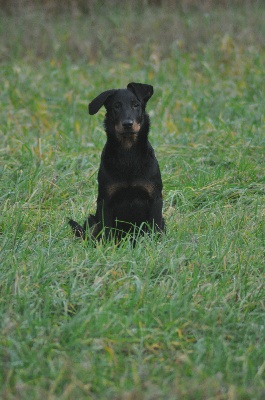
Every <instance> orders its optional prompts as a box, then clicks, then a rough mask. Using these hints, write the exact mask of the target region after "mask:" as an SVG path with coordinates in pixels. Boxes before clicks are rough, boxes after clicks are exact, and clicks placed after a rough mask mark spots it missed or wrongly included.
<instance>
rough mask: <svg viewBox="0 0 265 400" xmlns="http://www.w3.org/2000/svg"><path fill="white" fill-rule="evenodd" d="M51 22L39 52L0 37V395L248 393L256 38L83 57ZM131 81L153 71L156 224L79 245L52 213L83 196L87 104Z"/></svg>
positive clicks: (255, 204)
mask: <svg viewBox="0 0 265 400" xmlns="http://www.w3.org/2000/svg"><path fill="white" fill-rule="evenodd" d="M150 12H151V11H150V9H149V10H147V11H146V13H150ZM215 12H216V18H217V19H218V15H219V18H220V20H222V18H224V14H223V11H222V10H220V9H219V10H218V11H217V10H215ZM225 12H226V11H224V13H225ZM233 12H234V13H235V18H237V21H244V24H245V21H246V20H245V19H244V18H245V17H244V12H243V14H242V13H241V11H240V10H238V9H237V10H233ZM218 13H220V14H218ZM256 13H257V9H255V8H253V13H250V14H249V16H248V21H250V22H251V21H252V18H254V16H255V15H257V14H256ZM262 13H264V10H263V8H261V9H260V10H259V14H260V15H262ZM145 17H146V14H144V16H143V20H142V19H141V17H139V18H140V21H142V24H143V25H144V21H145V19H144V18H145ZM187 17H188V16H186V17H183V18H184V19H183V21H185V18H187ZM10 18H11V17H10ZM12 18H13V17H12ZM14 18H16V17H14ZM34 18H35V17H34ZM78 18H81V17H78ZM111 18H113V20H114V21H120V23H121V22H122V19H121V16H120V15H119V14H118V13H114V14H113V15H112V14H111V15H110V16H109V19H111ZM177 18H180V17H179V16H177ZM189 18H191V19H192V18H195V19H196V18H198V20H199V17H198V14H194V15H193V14H190V15H189ZM195 19H194V20H195ZM151 20H152V21H153V23H155V22H154V20H153V19H151ZM194 20H193V21H194ZM77 21H79V22H80V20H79V19H77ZM98 21H102V20H101V19H99V20H98ZM138 21H139V20H138ZM74 23H76V20H75V22H74V21H72V24H74ZM99 23H100V24H101V23H102V22H99ZM108 23H109V22H106V24H108ZM183 23H184V22H183ZM60 24H61V20H58V21H54V22H53V29H54V32H61V33H62V31H60ZM116 24H117V26H118V23H116ZM244 24H243V23H242V24H241V25H240V24H239V25H238V30H239V32H243V31H244V29H246V30H247V29H252V27H251V24H250V25H244ZM69 26H70V28H69V29H71V25H69ZM76 26H77V25H76ZM123 26H124V25H122V24H121V28H119V29H120V30H118V32H115V34H113V41H114V42H115V40H117V38H118V37H119V35H120V32H123ZM100 27H101V29H102V31H103V27H102V26H101V25H100ZM99 29H100V28H99ZM158 32H160V31H159V29H158ZM211 32H212V31H211ZM61 33H60V34H61ZM152 34H154V35H155V33H154V32H152ZM260 34H262V35H263V33H262V31H260ZM14 35H15V34H14ZM56 35H57V34H55V35H54V37H53V40H51V43H50V44H49V46H50V47H49V48H50V49H53V50H52V51H51V53H50V56H48V53H47V54H46V53H45V52H43V53H42V55H41V56H40V55H38V56H37V55H36V52H35V50H34V41H33V46H32V48H31V50H28V51H27V52H26V53H25V57H22V53H21V49H22V48H23V47H20V46H22V45H21V43H20V42H19V43H18V42H17V41H16V40H15V41H13V42H12V46H11V42H9V41H11V39H12V38H11V37H9V38H8V39H6V41H3V42H2V44H1V48H2V51H3V49H4V48H6V49H7V48H12V52H11V53H9V55H8V57H7V53H3V52H2V56H1V60H2V61H1V71H2V78H3V79H2V83H3V84H2V90H1V94H0V96H1V104H2V107H1V111H0V121H1V125H0V126H1V129H0V136H1V149H0V151H1V153H0V155H1V158H0V173H1V180H0V189H1V190H0V204H1V220H0V235H1V236H0V265H1V268H0V276H1V279H0V293H1V296H0V316H1V318H0V321H1V333H0V343H1V346H0V352H1V356H0V368H1V373H0V380H1V385H0V387H1V391H0V393H1V396H2V397H3V398H8V399H34V400H35V399H40V398H43V397H45V398H47V399H72V398H78V399H88V398H89V399H90V398H91V399H100V398H106V399H108V398H109V399H131V398H137V399H156V398H159V399H176V398H180V399H181V398H185V399H194V398H196V399H203V400H205V399H212V398H218V399H251V400H253V399H256V400H261V399H263V397H264V384H265V382H264V378H265V376H264V372H265V368H264V353H265V345H264V343H265V340H264V339H265V330H264V295H265V292H264V284H263V281H264V235H265V222H264V221H265V219H264V215H265V212H264V210H265V202H264V194H265V178H264V149H265V143H264V140H265V139H264V122H265V121H264V77H263V75H264V74H263V65H264V59H265V53H264V48H263V44H262V43H260V42H259V41H257V42H255V43H254V42H251V43H250V42H246V43H244V40H243V36H241V35H239V36H238V37H237V35H234V34H233V33H232V32H229V34H225V32H223V33H222V34H221V35H212V36H211V37H210V38H209V40H206V41H205V42H203V41H200V46H199V47H196V46H195V47H193V48H192V49H191V48H188V47H186V46H184V47H181V46H180V45H178V46H177V45H176V44H174V43H173V42H172V43H171V47H170V48H169V47H168V48H167V49H165V50H166V52H165V53H163V52H162V51H161V52H160V51H158V50H156V52H155V53H154V52H151V51H150V53H148V52H147V53H144V51H143V49H144V48H149V49H151V48H152V46H150V42H149V43H148V42H144V43H142V44H140V45H139V46H138V47H137V46H136V45H135V46H134V42H133V43H132V47H131V48H130V50H128V53H126V52H123V51H121V53H120V58H118V62H117V59H116V58H115V57H112V56H111V55H110V56H109V58H107V57H106V55H105V54H103V53H104V52H103V50H102V49H103V48H104V46H103V47H102V46H101V45H100V46H99V49H100V51H99V53H98V55H97V56H96V57H95V59H94V60H92V61H93V62H92V61H91V59H90V62H88V57H87V56H85V55H84V53H85V51H84V50H83V53H82V54H79V53H76V52H72V51H68V52H67V51H66V47H61V48H60V49H59V50H58V51H57V50H56V51H55V50H54V49H55V48H56V49H58V47H56V46H57V45H55V44H56V43H57V40H59V39H58V37H60V36H58V37H57V36H56ZM150 35H151V34H150ZM194 35H195V33H194ZM72 36H73V37H72V40H77V37H76V36H75V35H74V34H72ZM121 36H122V35H121ZM15 39H16V38H15ZM22 39H23V38H22ZM26 39H27V40H28V38H26ZM125 39H126V38H125ZM45 40H46V38H44V40H43V43H45ZM162 40H163V39H162ZM249 40H250V39H249ZM25 43H26V42H25ZM58 43H59V44H60V46H61V45H62V44H61V43H62V42H61V41H60V40H59V41H58ZM162 44H163V42H162V41H161V48H162V47H163V45H162ZM16 45H17V48H16ZM40 45H41V44H40ZM8 46H10V47H8ZM144 46H146V47H144ZM148 46H149V47H148ZM159 46H160V42H158V44H157V47H156V49H158V48H159ZM191 46H192V45H191ZM125 47H126V46H125ZM16 49H17V50H16ZM111 49H112V51H113V54H115V52H117V53H118V51H117V47H116V46H111ZM62 50H63V51H62ZM13 51H14V52H13ZM101 51H102V52H101ZM152 51H153V50H152ZM30 53H31V54H30ZM162 53H163V54H162ZM62 54H64V55H65V56H64V57H62ZM125 54H126V58H124V59H123V61H122V62H121V61H120V59H121V58H123V56H124V55H125ZM130 81H139V82H147V83H150V84H152V85H153V86H154V88H155V95H154V97H153V98H152V100H151V101H150V103H149V104H148V111H149V113H150V116H151V121H152V129H151V133H150V140H151V141H152V144H153V145H154V148H155V150H156V154H157V157H158V159H159V162H160V166H161V171H162V176H163V182H164V214H165V217H166V222H167V234H166V235H165V236H163V237H162V238H161V239H160V240H159V241H157V240H155V239H154V238H152V237H147V238H142V239H141V240H140V241H139V243H138V244H137V246H136V247H135V248H134V249H132V248H131V246H130V244H129V242H127V241H124V243H123V244H122V245H121V246H120V247H118V248H117V247H115V246H113V245H102V244H101V243H99V244H97V246H96V247H93V246H92V245H91V244H88V245H84V244H82V243H80V241H78V240H75V239H74V238H73V237H72V234H71V232H70V229H69V228H68V226H67V220H68V217H74V219H76V220H78V221H82V220H83V219H84V218H85V216H86V215H87V214H88V213H89V212H93V211H94V209H95V200H96V194H97V182H96V174H97V169H98V165H99V160H100V152H101V149H102V147H103V145H104V141H105V137H104V132H103V128H102V119H103V116H104V110H102V111H101V112H100V113H99V115H98V116H95V117H93V118H89V116H88V115H87V104H88V102H89V101H90V100H91V99H92V98H93V97H94V96H95V95H97V94H98V93H99V92H100V91H101V90H105V89H108V88H111V87H117V88H118V87H125V86H126V84H127V83H128V82H130Z"/></svg>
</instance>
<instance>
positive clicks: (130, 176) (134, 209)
mask: <svg viewBox="0 0 265 400" xmlns="http://www.w3.org/2000/svg"><path fill="white" fill-rule="evenodd" d="M152 94H153V87H152V86H150V85H146V84H141V83H129V84H128V86H127V89H112V90H107V91H105V92H103V93H101V94H100V95H99V96H97V97H96V98H95V99H94V100H92V102H91V103H90V104H89V107H88V109H89V114H90V115H94V114H96V113H97V112H98V110H99V109H100V108H101V107H102V106H103V105H104V106H105V108H106V111H107V112H106V115H105V120H104V127H105V131H106V134H107V142H106V144H105V146H104V149H103V152H102V155H101V163H100V167H99V172H98V198H97V210H96V214H95V215H90V216H89V217H88V219H87V220H86V221H85V223H84V226H83V227H81V226H80V225H79V224H78V223H77V222H75V221H73V220H70V221H69V224H70V226H71V227H72V229H73V232H74V233H75V235H76V236H77V237H82V238H84V239H85V237H86V236H90V237H92V238H97V239H99V238H102V237H103V238H107V239H109V238H111V237H115V238H116V239H118V240H119V239H120V238H121V237H123V236H124V235H126V234H127V233H128V232H133V230H134V229H135V227H137V228H140V229H141V231H142V232H146V231H148V230H150V229H154V230H155V231H157V232H162V231H163V230H164V228H165V226H164V219H163V217H162V205H163V201H162V180H161V174H160V170H159V165H158V162H157V159H156V157H155V153H154V150H153V148H152V146H151V144H150V143H149V141H148V132H149V127H150V121H149V116H148V114H147V113H146V112H145V106H146V103H147V101H148V100H149V99H150V97H151V96H152Z"/></svg>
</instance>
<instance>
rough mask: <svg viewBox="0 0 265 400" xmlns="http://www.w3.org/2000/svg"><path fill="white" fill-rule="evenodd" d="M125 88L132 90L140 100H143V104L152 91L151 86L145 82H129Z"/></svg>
mask: <svg viewBox="0 0 265 400" xmlns="http://www.w3.org/2000/svg"><path fill="white" fill-rule="evenodd" d="M127 89H129V90H130V91H131V92H133V93H134V94H135V96H136V97H137V98H138V99H139V100H140V101H143V102H144V103H145V104H146V103H147V102H148V100H149V99H150V97H151V96H152V95H153V93H154V89H153V86H151V85H146V84H145V83H135V82H131V83H129V84H128V85H127Z"/></svg>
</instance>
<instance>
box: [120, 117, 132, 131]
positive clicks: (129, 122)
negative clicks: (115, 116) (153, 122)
mask: <svg viewBox="0 0 265 400" xmlns="http://www.w3.org/2000/svg"><path fill="white" fill-rule="evenodd" d="M122 126H123V128H125V129H130V128H132V126H133V120H132V119H125V120H124V121H123V122H122Z"/></svg>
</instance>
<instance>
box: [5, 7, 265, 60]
mask: <svg viewBox="0 0 265 400" xmlns="http://www.w3.org/2000/svg"><path fill="white" fill-rule="evenodd" d="M117 3H118V2H117ZM182 3H183V5H184V4H186V8H185V7H184V6H183V8H182V9H181V8H174V9H171V8H169V7H163V8H161V7H154V6H152V7H142V8H141V10H140V11H139V9H135V8H133V7H132V5H131V4H130V2H128V4H127V6H124V7H122V8H120V9H119V8H117V7H114V6H113V3H111V5H110V3H108V5H104V7H103V6H100V5H97V7H95V8H94V9H93V12H92V13H90V14H89V15H88V14H84V13H81V12H79V11H78V9H77V8H76V9H75V11H76V12H74V13H71V14H69V13H64V14H62V15H58V14H51V13H50V12H49V8H48V6H47V7H42V8H38V7H30V8H25V9H24V8H20V12H17V13H15V15H12V16H10V15H7V14H6V15H2V17H0V21H1V28H0V35H1V42H0V43H1V44H0V61H4V60H8V59H10V60H14V59H19V58H21V57H23V59H27V61H29V60H33V61H36V60H40V59H47V58H48V59H55V58H59V59H62V58H70V59H71V60H72V61H74V62H76V61H77V60H83V61H86V62H92V63H94V62H97V61H99V60H103V59H112V60H122V61H125V62H126V60H127V59H128V58H129V57H132V56H133V57H135V56H136V57H137V58H138V59H142V62H143V63H145V62H147V60H148V61H150V62H152V63H153V64H156V63H158V62H159V61H160V59H161V58H166V57H170V56H171V54H172V52H173V53H175V51H176V50H181V51H189V52H190V51H197V50H200V51H203V48H204V47H205V46H209V45H212V46H213V47H214V46H215V43H216V40H220V38H221V39H222V38H223V40H224V45H225V46H226V45H227V42H228V45H229V41H230V38H232V39H233V41H234V42H235V43H236V44H238V45H242V46H244V47H246V46H252V45H255V46H257V45H258V46H261V47H264V43H265V40H264V37H265V25H264V20H265V7H261V6H260V3H259V2H256V3H255V4H254V3H253V6H252V8H251V12H249V9H248V6H245V7H241V8H240V9H238V8H237V7H231V6H230V7H223V8H221V9H220V8H219V9H218V8H215V7H210V6H209V4H211V2H200V4H202V6H201V7H200V8H197V10H193V11H191V10H190V8H189V9H188V8H187V5H188V2H187V1H186V2H185V1H184V2H182ZM206 3H207V4H208V9H207V10H206V9H205V4H206ZM47 4H50V3H49V2H47ZM190 4H191V3H190ZM246 4H250V3H249V2H246ZM203 5H204V6H203ZM139 12H140V14H139ZM140 15H141V18H139V16H140Z"/></svg>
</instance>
